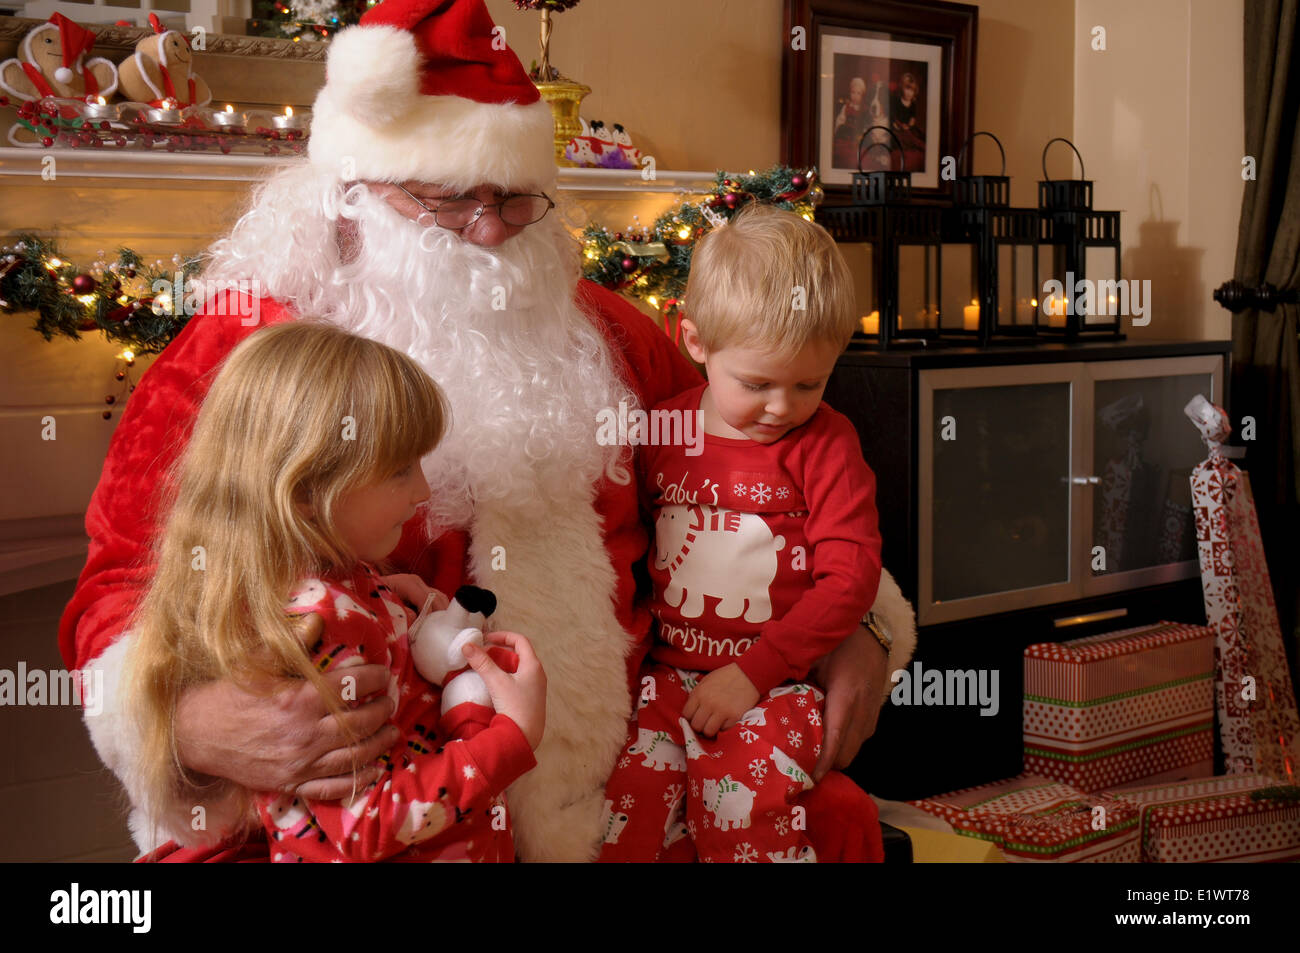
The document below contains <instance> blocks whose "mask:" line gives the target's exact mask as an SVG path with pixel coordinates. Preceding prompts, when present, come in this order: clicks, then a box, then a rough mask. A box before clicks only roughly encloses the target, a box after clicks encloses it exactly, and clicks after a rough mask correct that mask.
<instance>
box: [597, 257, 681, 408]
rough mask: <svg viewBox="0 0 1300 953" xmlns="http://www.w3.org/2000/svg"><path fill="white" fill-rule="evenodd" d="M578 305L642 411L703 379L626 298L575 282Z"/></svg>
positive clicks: (666, 338)
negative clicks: (601, 333) (599, 333)
mask: <svg viewBox="0 0 1300 953" xmlns="http://www.w3.org/2000/svg"><path fill="white" fill-rule="evenodd" d="M578 303H579V305H580V306H582V307H583V309H584V310H585V311H586V313H587V314H588V315H590V316H591V317H592V318H593V319H594V320H596V321H597V323H598V326H599V327H600V328H601V330H602V331H604V333H605V339H606V340H607V341H608V342H609V344H610V350H611V351H612V352H613V354H614V355H615V357H616V358H617V359H619V360H621V361H622V362H623V368H622V370H623V371H624V374H623V379H624V380H625V381H627V382H628V383H629V384H631V385H632V387H633V388H634V389H635V390H636V392H637V396H638V397H639V398H640V399H641V406H642V407H643V408H645V409H646V410H649V409H650V408H651V407H654V406H655V405H656V404H659V403H662V402H663V401H665V400H667V399H668V398H669V397H674V396H676V395H677V394H680V393H681V392H682V391H684V390H688V389H690V388H692V387H698V386H699V385H700V382H701V381H702V380H703V378H701V377H700V372H699V371H697V370H696V369H695V365H694V364H692V363H691V362H690V361H688V360H687V359H686V357H685V356H684V355H683V354H682V352H681V351H679V350H678V349H677V345H675V344H674V343H673V342H672V341H671V340H669V338H668V335H666V334H664V332H663V329H662V328H659V327H657V326H656V325H655V323H654V321H653V320H651V319H650V318H649V317H647V316H646V315H644V314H642V313H641V312H640V311H638V310H637V309H636V306H635V305H633V304H631V303H630V302H629V301H628V300H627V299H626V298H623V297H621V296H619V295H618V294H616V293H614V292H613V291H610V290H609V289H608V288H602V287H601V286H600V285H598V284H596V283H594V282H591V281H580V282H579V283H578Z"/></svg>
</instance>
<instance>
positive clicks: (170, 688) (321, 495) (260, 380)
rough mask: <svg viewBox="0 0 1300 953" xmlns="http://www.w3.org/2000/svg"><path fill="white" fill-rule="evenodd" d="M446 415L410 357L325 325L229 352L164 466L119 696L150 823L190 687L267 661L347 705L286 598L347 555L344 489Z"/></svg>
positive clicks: (175, 785)
mask: <svg viewBox="0 0 1300 953" xmlns="http://www.w3.org/2000/svg"><path fill="white" fill-rule="evenodd" d="M447 417H448V409H447V405H446V403H445V400H444V398H443V396H442V393H441V392H440V391H439V389H438V387H437V385H436V384H434V382H433V381H432V380H431V379H430V378H429V377H428V375H427V374H425V373H424V371H423V370H421V369H420V367H419V366H418V365H417V364H416V363H415V362H414V361H412V360H411V359H410V358H409V357H407V356H406V355H404V354H401V353H399V352H398V351H395V350H393V349H392V348H389V347H387V346H385V345H383V344H379V343H377V342H374V341H371V340H369V339H366V338H362V337H357V336H355V335H352V334H349V333H347V332H345V331H342V330H339V329H338V328H335V327H332V326H329V325H325V324H320V323H315V322H311V321H307V320H300V321H295V322H290V323H286V324H280V325H275V326H273V327H269V328H264V329H262V330H260V331H258V332H256V333H255V334H253V335H251V336H250V337H249V338H248V339H247V340H245V341H244V342H243V343H241V344H240V345H239V346H238V347H237V348H235V350H234V351H233V352H232V353H231V354H230V356H229V358H227V360H226V362H225V363H224V364H223V365H222V367H221V370H220V373H219V374H218V375H217V377H216V380H215V381H214V382H213V384H212V387H211V389H210V390H209V391H208V394H207V397H206V399H205V400H204V402H203V405H202V408H201V410H200V412H199V414H198V418H197V421H196V422H195V425H194V430H193V434H192V436H191V437H190V440H189V444H188V446H187V447H186V448H185V451H184V453H182V454H181V455H180V457H179V458H178V459H177V462H176V464H175V466H174V467H173V470H172V472H171V474H170V475H169V481H168V485H169V486H170V487H171V488H172V489H173V493H172V501H171V503H170V510H169V512H168V514H167V517H166V521H165V524H162V529H161V531H160V532H159V534H158V535H157V537H156V539H155V541H154V546H153V553H154V558H155V574H154V577H153V582H152V584H151V586H150V588H149V590H148V592H147V594H146V595H145V597H144V599H143V600H142V602H141V604H140V606H139V609H138V610H137V613H136V618H135V623H134V626H133V627H134V629H135V631H136V632H137V637H136V640H135V644H134V647H133V649H132V651H131V657H130V662H129V670H128V677H127V682H126V684H127V686H128V689H127V691H128V695H127V704H128V705H129V706H130V708H131V710H132V713H133V714H134V716H135V720H136V726H137V728H138V731H139V732H140V740H141V741H142V743H143V753H142V756H141V758H140V759H139V762H138V768H137V770H138V771H139V775H140V776H139V777H138V778H137V781H138V783H137V785H135V786H134V787H135V790H137V791H142V792H145V793H146V798H145V800H146V803H145V804H143V805H140V806H141V807H142V808H143V810H144V812H145V815H146V816H147V817H148V819H149V824H150V825H151V827H152V829H153V830H154V831H156V830H157V829H158V825H159V823H160V820H161V812H162V810H163V808H164V806H165V805H167V804H169V803H173V802H174V801H175V799H176V796H177V794H178V793H180V792H182V791H185V790H193V788H192V787H191V786H190V782H189V781H188V779H187V778H186V774H185V769H184V767H183V766H182V765H181V763H180V759H179V757H178V754H177V747H176V736H175V730H174V716H175V712H176V704H177V701H178V699H179V698H180V696H181V694H182V692H184V691H185V690H186V689H187V688H189V687H190V686H193V685H197V684H199V683H202V682H206V681H209V680H213V679H223V678H230V679H234V680H237V681H239V682H241V683H243V684H245V685H246V686H249V687H250V690H256V689H254V688H252V686H254V685H257V684H266V682H265V680H264V678H263V676H272V677H275V676H285V675H290V676H299V677H302V678H305V679H308V680H310V681H311V682H312V683H313V684H314V685H316V687H317V688H318V689H319V690H322V695H323V696H324V698H325V699H326V702H327V704H328V705H329V707H330V708H331V709H332V710H333V711H334V712H335V714H336V715H337V714H339V713H341V711H342V704H341V702H340V700H339V699H338V698H337V697H335V693H333V692H327V691H325V690H324V688H325V685H324V681H323V678H322V676H321V673H320V672H319V671H317V669H316V667H315V666H314V665H312V664H311V661H310V658H309V655H308V653H307V649H308V648H310V646H304V644H303V642H302V638H301V636H300V634H299V630H298V629H297V628H296V626H295V622H294V620H293V619H292V617H290V616H289V615H288V614H287V613H286V612H285V603H286V601H287V600H288V597H289V595H290V591H291V589H292V588H293V586H294V584H295V583H296V582H297V581H298V580H299V579H301V578H302V577H304V576H314V575H320V574H323V573H329V572H339V571H348V570H350V569H352V568H354V567H355V566H356V564H357V561H358V557H357V554H356V553H355V552H353V551H351V549H350V548H349V547H348V545H347V544H346V543H345V542H344V540H343V539H342V538H341V537H340V535H339V533H338V531H337V530H336V528H335V525H334V523H335V513H336V508H337V506H338V502H339V499H340V497H341V496H342V495H343V494H344V493H347V492H348V491H350V490H353V489H358V488H360V487H364V486H367V485H372V484H374V483H376V482H379V481H382V480H384V479H386V478H387V477H389V476H391V475H393V474H395V473H397V472H399V471H400V470H401V469H402V468H404V467H405V466H406V465H407V464H409V463H410V462H411V461H412V460H414V459H416V458H417V457H420V456H423V455H424V454H427V453H429V452H430V451H431V450H433V448H434V447H435V446H436V445H437V443H438V441H439V440H440V439H441V438H442V435H443V431H444V426H445V421H446V419H447ZM237 796H239V797H241V798H245V799H246V792H239V793H238V795H237ZM243 807H245V808H246V807H247V800H244V802H243Z"/></svg>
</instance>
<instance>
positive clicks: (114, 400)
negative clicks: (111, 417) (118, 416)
mask: <svg viewBox="0 0 1300 953" xmlns="http://www.w3.org/2000/svg"><path fill="white" fill-rule="evenodd" d="M104 403H106V404H108V405H109V406H112V405H113V404H116V403H117V398H116V397H114V396H113V395H112V394H109V395H108V396H107V397H105V398H104Z"/></svg>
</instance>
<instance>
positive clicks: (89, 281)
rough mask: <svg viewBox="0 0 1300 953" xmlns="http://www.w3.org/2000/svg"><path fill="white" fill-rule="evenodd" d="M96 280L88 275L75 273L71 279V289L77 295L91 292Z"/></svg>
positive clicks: (96, 284) (95, 285)
mask: <svg viewBox="0 0 1300 953" xmlns="http://www.w3.org/2000/svg"><path fill="white" fill-rule="evenodd" d="M97 286H98V282H96V281H95V279H94V278H92V277H90V275H77V277H75V278H73V279H72V290H73V291H75V292H76V293H77V294H79V295H88V294H93V293H94V291H95V288H96V287H97Z"/></svg>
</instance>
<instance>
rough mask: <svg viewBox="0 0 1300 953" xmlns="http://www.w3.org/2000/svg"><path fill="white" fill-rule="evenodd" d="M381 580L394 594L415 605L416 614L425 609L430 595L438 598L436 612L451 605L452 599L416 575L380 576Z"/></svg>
mask: <svg viewBox="0 0 1300 953" xmlns="http://www.w3.org/2000/svg"><path fill="white" fill-rule="evenodd" d="M379 579H380V581H382V582H383V584H384V585H385V586H387V587H388V588H389V589H391V590H393V592H395V593H397V594H398V595H399V596H401V597H402V598H403V599H405V600H406V601H407V602H409V603H411V604H412V605H414V606H415V611H416V612H419V611H420V610H421V609H423V608H424V600H425V599H427V598H429V593H433V594H434V595H435V596H436V598H435V599H434V605H433V608H434V611H441V610H443V609H445V608H447V606H449V605H451V600H450V599H448V598H447V597H446V596H445V595H443V594H442V593H441V592H439V591H438V590H437V589H434V588H433V587H432V586H430V585H429V584H428V583H427V582H425V581H424V580H423V579H421V578H420V577H419V576H417V575H415V573H411V572H399V573H394V574H393V575H391V576H380V577H379Z"/></svg>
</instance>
